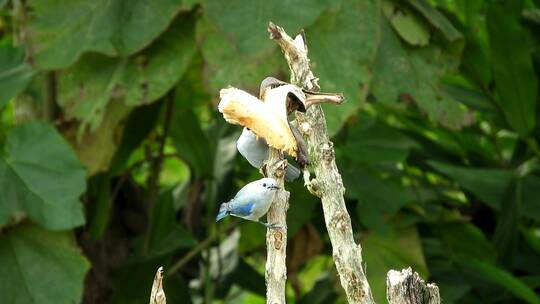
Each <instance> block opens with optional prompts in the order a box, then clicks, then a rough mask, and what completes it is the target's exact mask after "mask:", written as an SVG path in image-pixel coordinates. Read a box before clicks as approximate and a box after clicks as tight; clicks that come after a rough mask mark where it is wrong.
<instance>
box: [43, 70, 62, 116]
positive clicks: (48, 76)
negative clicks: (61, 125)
mask: <svg viewBox="0 0 540 304" xmlns="http://www.w3.org/2000/svg"><path fill="white" fill-rule="evenodd" d="M43 92H44V95H45V96H44V99H45V102H44V103H43V111H42V113H43V119H45V120H47V121H50V122H53V121H54V120H55V119H56V117H57V116H58V104H57V103H56V99H57V85H56V75H55V72H54V71H48V72H46V73H45V82H44V88H43Z"/></svg>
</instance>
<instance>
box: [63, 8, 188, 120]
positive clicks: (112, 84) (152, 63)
mask: <svg viewBox="0 0 540 304" xmlns="http://www.w3.org/2000/svg"><path fill="white" fill-rule="evenodd" d="M193 22H194V20H193V16H192V15H182V16H179V18H178V19H177V20H176V21H175V22H174V23H173V24H172V25H171V27H170V29H169V30H168V31H167V32H166V33H164V34H163V36H161V37H160V38H159V39H158V40H157V41H156V42H155V43H154V44H152V46H150V47H149V48H147V49H145V50H144V51H143V52H141V53H138V54H136V55H133V56H130V57H124V58H110V57H106V56H103V55H99V54H88V55H86V56H84V57H83V58H82V59H81V60H80V61H78V62H77V64H75V65H74V66H73V67H71V68H69V69H68V70H67V71H66V72H65V73H64V74H63V75H62V77H61V79H60V96H59V99H60V100H59V102H60V105H61V106H62V107H63V108H64V110H65V111H66V113H67V115H68V116H69V117H72V118H77V119H79V120H81V121H82V123H83V127H85V126H89V127H90V129H92V130H93V129H95V128H96V127H97V126H99V125H100V124H101V121H102V119H103V112H104V110H105V106H106V105H107V103H108V102H109V100H111V99H112V98H113V99H115V102H119V101H121V100H123V101H124V103H126V104H127V105H128V106H135V105H140V104H147V103H150V102H152V101H154V100H156V99H158V98H160V97H161V96H163V95H164V94H165V93H166V92H167V91H168V90H169V89H170V88H172V87H173V86H174V85H175V84H176V82H177V81H178V80H179V79H180V77H181V76H182V75H183V73H184V71H185V69H186V67H187V66H188V65H189V62H190V60H191V57H192V56H193V54H194V52H195V44H194V41H193V39H194V38H193Z"/></svg>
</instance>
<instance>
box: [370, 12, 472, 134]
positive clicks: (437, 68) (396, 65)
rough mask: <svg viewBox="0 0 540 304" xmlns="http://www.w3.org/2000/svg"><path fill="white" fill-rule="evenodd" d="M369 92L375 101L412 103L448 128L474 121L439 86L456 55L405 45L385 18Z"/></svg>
mask: <svg viewBox="0 0 540 304" xmlns="http://www.w3.org/2000/svg"><path fill="white" fill-rule="evenodd" d="M381 28H382V34H381V35H382V36H381V45H380V47H379V51H378V55H377V60H376V62H375V64H374V66H373V74H374V75H373V84H372V87H371V93H372V94H373V96H374V97H375V99H376V101H377V102H381V103H386V104H393V103H396V102H398V101H402V102H406V103H410V102H412V103H414V104H416V106H417V107H418V108H419V109H420V110H421V111H422V112H423V113H425V114H426V115H427V116H428V117H429V119H430V120H431V121H433V122H435V123H437V124H440V125H442V126H443V127H446V128H449V129H460V128H462V127H463V126H468V125H470V124H471V123H472V122H473V116H472V115H471V114H470V113H469V112H468V111H466V110H465V109H464V108H463V106H461V105H460V104H459V103H458V102H457V101H455V100H453V99H452V97H451V96H450V95H448V94H447V93H446V92H445V91H444V90H442V88H441V77H442V76H444V75H445V74H446V73H447V72H448V71H451V70H452V69H453V68H454V65H455V63H456V58H455V57H453V56H451V55H449V54H447V53H446V52H445V51H444V50H443V49H441V48H440V47H438V46H435V45H430V46H427V47H424V48H420V49H411V48H409V47H405V46H404V45H403V44H402V43H401V42H400V41H399V39H398V37H397V36H396V34H395V33H394V32H393V30H392V28H391V26H390V24H389V23H388V22H387V21H386V20H384V21H383V22H382V24H381Z"/></svg>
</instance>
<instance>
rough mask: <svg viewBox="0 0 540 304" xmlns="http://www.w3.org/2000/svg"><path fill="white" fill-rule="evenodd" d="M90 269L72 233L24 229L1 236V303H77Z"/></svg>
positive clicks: (28, 226) (34, 228) (22, 227)
mask: <svg viewBox="0 0 540 304" xmlns="http://www.w3.org/2000/svg"><path fill="white" fill-rule="evenodd" d="M89 268H90V263H88V261H87V260H86V259H85V258H84V256H83V255H82V254H81V253H80V250H79V249H78V248H77V245H76V242H75V240H74V238H73V236H72V234H71V233H68V232H51V231H46V230H43V229H40V228H38V227H37V226H31V225H23V226H18V227H16V228H15V229H13V230H10V231H7V232H6V233H5V234H4V235H2V236H0V277H2V278H4V280H3V283H2V284H1V285H0V295H1V296H0V298H1V299H2V303H13V304H27V303H28V304H31V303H41V304H53V303H54V304H56V303H80V302H81V300H82V293H83V285H84V277H85V275H86V272H87V271H88V269H89Z"/></svg>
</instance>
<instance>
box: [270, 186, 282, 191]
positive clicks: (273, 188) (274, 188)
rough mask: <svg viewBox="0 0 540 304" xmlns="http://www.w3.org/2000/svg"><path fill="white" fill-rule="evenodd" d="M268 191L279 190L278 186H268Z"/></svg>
mask: <svg viewBox="0 0 540 304" xmlns="http://www.w3.org/2000/svg"><path fill="white" fill-rule="evenodd" d="M268 189H272V190H279V187H278V186H268Z"/></svg>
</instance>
